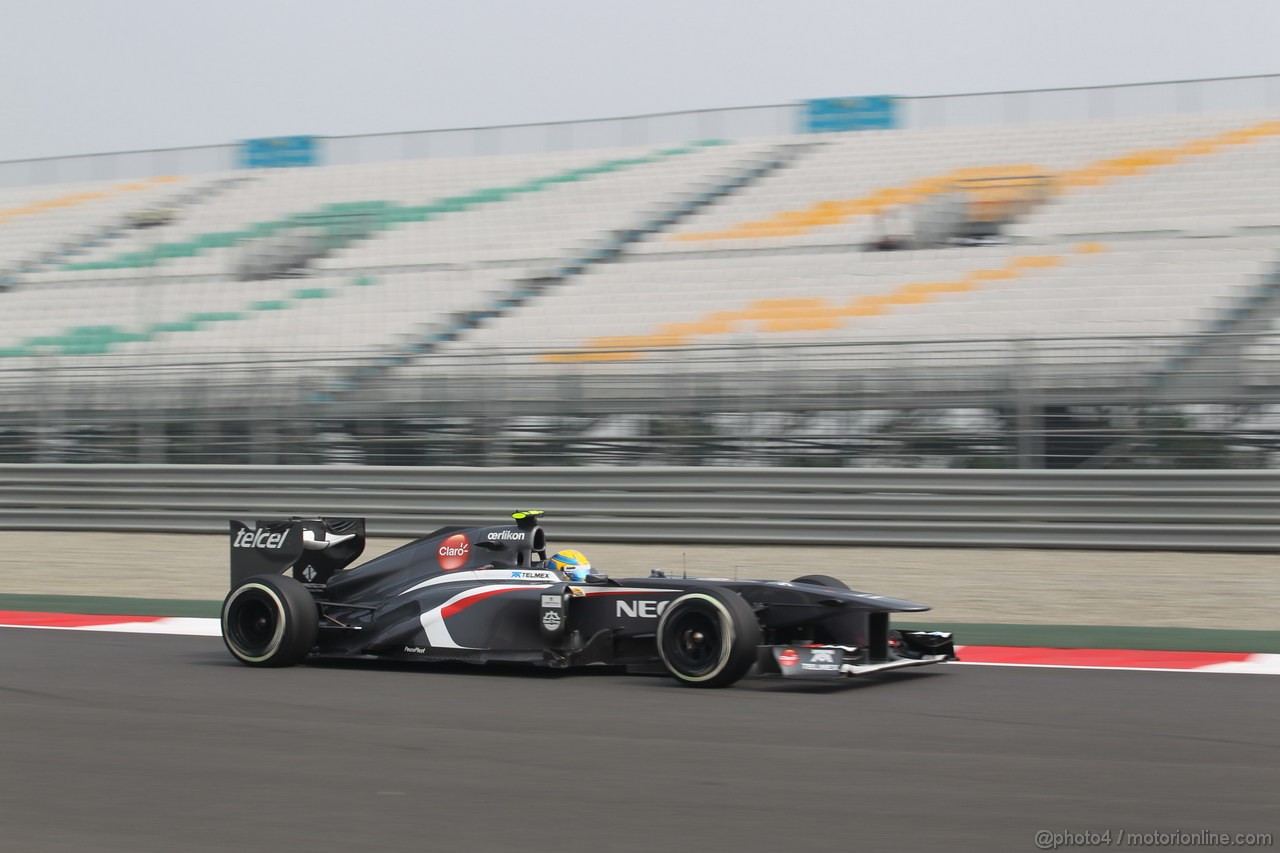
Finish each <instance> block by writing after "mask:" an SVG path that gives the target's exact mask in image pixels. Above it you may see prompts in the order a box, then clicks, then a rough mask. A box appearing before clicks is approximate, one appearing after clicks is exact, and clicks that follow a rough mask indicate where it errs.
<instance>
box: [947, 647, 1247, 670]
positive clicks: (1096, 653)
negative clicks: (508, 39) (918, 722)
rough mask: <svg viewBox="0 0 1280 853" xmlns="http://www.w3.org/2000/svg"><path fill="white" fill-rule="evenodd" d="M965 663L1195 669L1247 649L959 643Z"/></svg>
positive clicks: (1231, 659) (1230, 659)
mask: <svg viewBox="0 0 1280 853" xmlns="http://www.w3.org/2000/svg"><path fill="white" fill-rule="evenodd" d="M958 654H959V655H960V660H962V661H964V662H966V663H1024V664H1043V665H1049V666H1101V667H1141V668H1143V669H1198V668H1200V667H1202V666H1211V665H1213V664H1216V663H1236V662H1238V661H1245V660H1248V659H1249V654H1248V653H1247V652H1165V651H1142V650H1131V649H1037V648H1026V647H1005V646H961V647H960V649H959V650H958Z"/></svg>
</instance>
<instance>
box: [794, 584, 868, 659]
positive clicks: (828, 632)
mask: <svg viewBox="0 0 1280 853" xmlns="http://www.w3.org/2000/svg"><path fill="white" fill-rule="evenodd" d="M792 583H809V584H813V585H814V586H829V587H832V588H834V589H848V588H849V585H848V584H847V583H845V582H844V581H842V580H840V579H839V578H833V577H831V575H801V576H800V577H798V578H796V579H795V580H793V581H792ZM865 634H866V632H865V631H863V630H862V619H860V618H859V617H858V616H855V615H853V614H850V613H835V614H832V615H831V616H829V617H827V618H826V619H823V620H822V621H821V622H819V623H818V624H816V625H814V628H813V639H814V640H815V641H817V642H819V643H828V644H831V645H835V646H856V645H858V638H859V637H863V636H865Z"/></svg>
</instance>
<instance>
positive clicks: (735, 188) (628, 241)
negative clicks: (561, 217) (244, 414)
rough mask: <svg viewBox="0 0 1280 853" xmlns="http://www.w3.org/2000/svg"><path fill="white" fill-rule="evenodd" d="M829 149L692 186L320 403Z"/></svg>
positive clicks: (348, 380) (801, 149)
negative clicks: (810, 156)
mask: <svg viewBox="0 0 1280 853" xmlns="http://www.w3.org/2000/svg"><path fill="white" fill-rule="evenodd" d="M824 144H825V143H824V142H820V141H819V142H808V141H806V142H802V143H782V144H778V145H774V146H772V147H771V148H769V149H768V150H766V151H763V152H761V153H760V154H759V155H758V156H757V158H756V160H755V162H753V163H751V164H750V165H747V166H744V167H742V168H740V169H737V170H734V171H732V172H730V173H728V174H725V175H722V176H719V177H717V178H715V179H713V180H710V181H708V182H707V183H704V184H696V185H694V186H692V187H690V188H689V189H687V190H686V191H685V192H682V193H679V194H678V197H677V198H676V199H674V200H669V201H664V202H663V203H662V204H661V205H659V206H656V207H655V208H653V209H652V210H651V211H650V212H648V213H646V214H645V215H644V218H643V219H641V220H639V221H637V222H636V223H635V224H634V225H633V226H631V227H629V228H623V229H618V230H615V231H612V232H610V233H609V234H608V235H607V236H605V237H602V238H600V239H597V240H593V241H591V242H590V243H589V244H586V245H580V246H577V247H573V248H571V249H569V250H568V251H567V252H566V253H565V254H566V257H565V258H564V260H563V261H562V262H560V263H559V264H558V265H554V266H552V267H551V268H549V269H545V270H543V271H540V272H538V273H535V274H532V275H529V276H526V277H522V278H519V279H516V280H515V281H513V282H512V283H511V285H510V286H509V287H507V288H505V289H502V290H499V291H496V292H493V293H491V294H490V296H489V297H488V298H489V301H488V304H485V305H482V306H480V307H478V308H476V309H474V310H471V311H465V312H461V313H459V314H457V315H455V316H454V317H453V318H451V319H450V320H449V321H448V322H446V323H430V324H424V326H423V328H422V329H421V331H420V332H418V333H415V334H411V335H406V336H404V337H403V338H402V339H401V340H400V341H399V342H398V343H397V344H396V345H395V346H394V347H392V348H390V349H389V350H388V351H387V352H385V353H383V354H381V355H379V356H376V357H375V358H373V359H372V360H370V361H369V362H367V363H364V364H361V365H359V366H357V367H354V368H352V369H350V370H348V371H347V372H346V373H345V374H344V375H342V376H340V377H337V378H336V379H334V380H333V381H332V382H331V383H330V385H329V387H328V388H327V389H326V390H324V391H323V392H320V393H319V394H318V395H317V401H319V402H334V401H337V400H338V399H339V398H341V397H344V396H346V395H348V394H351V393H352V392H355V391H356V390H357V389H359V388H360V387H361V386H362V385H364V384H365V383H367V382H369V381H370V380H375V379H377V378H378V377H380V376H383V375H385V374H386V373H387V372H388V371H390V370H392V369H394V368H396V367H401V366H403V365H406V364H408V363H409V362H411V361H413V360H414V359H416V358H420V357H422V356H427V355H431V354H432V353H434V352H436V351H437V349H438V348H439V347H441V346H443V345H444V344H447V343H450V342H453V341H456V340H458V339H460V338H461V337H463V336H464V335H466V334H467V332H469V331H471V330H473V329H476V328H478V327H479V326H481V325H483V324H484V323H485V322H486V321H488V320H490V319H492V318H494V317H499V316H502V315H503V314H506V313H508V312H511V311H514V310H516V309H518V308H520V307H522V306H524V305H526V304H528V303H529V302H530V301H532V300H534V299H537V298H538V297H539V296H541V295H543V294H545V293H547V292H549V291H551V290H554V289H555V288H558V287H560V286H562V285H565V284H567V283H569V282H570V281H572V280H573V279H574V278H576V277H577V276H580V275H583V274H584V273H586V272H589V271H590V270H591V269H593V268H595V267H596V266H598V265H600V264H607V263H610V262H612V261H614V260H616V259H617V258H618V257H619V256H620V255H622V254H623V253H624V252H625V251H626V250H627V248H628V247H629V246H631V245H632V244H634V243H636V242H637V241H639V240H641V239H643V238H645V237H647V236H649V235H651V234H654V233H658V232H662V231H665V230H667V229H669V228H672V227H673V226H675V225H677V224H678V223H680V222H681V221H682V220H684V219H686V218H688V217H690V216H692V215H694V214H695V213H697V212H699V211H701V210H703V209H704V208H706V207H708V206H710V205H713V204H716V203H717V202H719V201H721V200H723V199H725V198H727V197H729V196H731V195H733V194H734V193H737V192H739V191H741V190H743V189H745V188H747V187H749V186H751V185H753V184H756V183H758V182H760V181H762V180H764V179H766V178H768V177H769V176H770V175H772V174H774V173H776V172H778V171H780V170H782V169H786V168H789V167H790V166H793V165H795V164H796V163H797V162H799V161H800V160H801V159H802V158H804V157H805V156H807V155H808V154H811V153H813V152H814V151H815V150H817V149H819V148H821V147H822V146H823V145H824Z"/></svg>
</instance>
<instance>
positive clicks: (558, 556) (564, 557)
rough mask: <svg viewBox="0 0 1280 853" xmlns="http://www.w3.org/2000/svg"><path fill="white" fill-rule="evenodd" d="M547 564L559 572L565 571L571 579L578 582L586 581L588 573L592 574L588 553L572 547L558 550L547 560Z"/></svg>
mask: <svg viewBox="0 0 1280 853" xmlns="http://www.w3.org/2000/svg"><path fill="white" fill-rule="evenodd" d="M547 566H548V568H552V569H555V570H556V571H557V572H564V574H566V575H568V577H569V580H571V581H576V582H578V583H581V582H582V581H585V580H586V579H587V575H589V574H591V561H590V560H588V559H587V555H586V554H584V553H582V552H581V551H574V550H572V549H567V550H564V551H557V552H556V553H555V554H554V555H553V556H552V557H551V559H549V560H547Z"/></svg>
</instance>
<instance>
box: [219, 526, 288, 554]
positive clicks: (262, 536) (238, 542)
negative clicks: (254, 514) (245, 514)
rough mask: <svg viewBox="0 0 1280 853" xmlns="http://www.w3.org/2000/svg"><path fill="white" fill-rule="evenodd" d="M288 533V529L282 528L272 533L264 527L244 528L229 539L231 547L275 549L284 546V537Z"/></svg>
mask: <svg viewBox="0 0 1280 853" xmlns="http://www.w3.org/2000/svg"><path fill="white" fill-rule="evenodd" d="M288 535H289V531H288V530H282V531H280V532H279V533H272V532H271V531H270V530H268V529H267V528H265V527H261V528H258V529H257V530H250V529H249V528H247V527H246V528H244V529H243V530H241V531H240V532H239V533H237V534H236V538H235V539H233V540H231V547H232V548H269V549H271V550H276V549H278V548H283V547H284V537H286V536H288Z"/></svg>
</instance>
